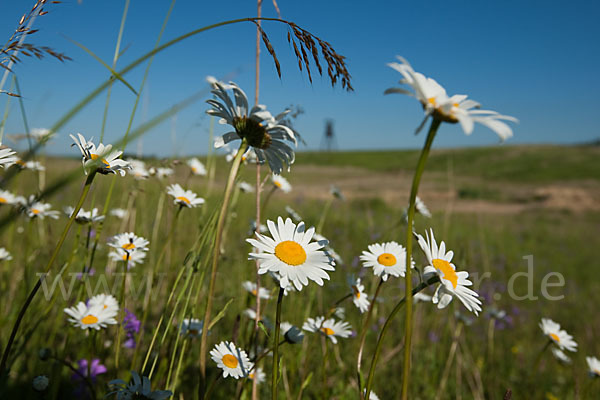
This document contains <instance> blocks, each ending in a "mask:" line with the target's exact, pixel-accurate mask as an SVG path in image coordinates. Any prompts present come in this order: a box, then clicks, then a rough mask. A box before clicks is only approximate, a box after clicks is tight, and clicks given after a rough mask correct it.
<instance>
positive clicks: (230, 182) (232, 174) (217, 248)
mask: <svg viewBox="0 0 600 400" xmlns="http://www.w3.org/2000/svg"><path fill="white" fill-rule="evenodd" d="M247 148H248V142H246V139H242V143H240V148H239V149H238V152H237V154H236V156H235V158H234V159H233V162H232V164H231V170H230V171H229V178H228V179H227V186H226V187H225V194H224V196H223V204H222V205H221V210H220V212H219V219H218V220H217V232H216V235H215V242H214V247H213V254H212V268H211V271H210V283H209V286H208V297H207V300H206V311H205V313H204V324H205V325H206V326H208V324H209V323H210V313H211V309H212V302H213V296H214V292H215V281H216V279H217V265H218V263H219V257H220V252H221V239H222V234H223V228H224V227H225V219H226V218H227V212H228V208H229V202H230V200H231V194H232V193H233V188H234V184H235V178H236V176H237V174H238V171H239V169H240V165H241V163H242V156H243V155H244V153H245V152H246V149H247ZM207 333H208V329H202V337H201V339H200V378H201V379H200V386H201V388H202V387H203V386H204V384H205V382H206V335H207ZM198 397H199V398H202V397H203V396H202V393H199V396H198Z"/></svg>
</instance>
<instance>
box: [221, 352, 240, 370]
mask: <svg viewBox="0 0 600 400" xmlns="http://www.w3.org/2000/svg"><path fill="white" fill-rule="evenodd" d="M221 361H223V365H225V366H226V367H227V368H236V367H237V366H238V359H237V358H235V356H233V355H231V354H225V355H224V356H223V358H222V359H221Z"/></svg>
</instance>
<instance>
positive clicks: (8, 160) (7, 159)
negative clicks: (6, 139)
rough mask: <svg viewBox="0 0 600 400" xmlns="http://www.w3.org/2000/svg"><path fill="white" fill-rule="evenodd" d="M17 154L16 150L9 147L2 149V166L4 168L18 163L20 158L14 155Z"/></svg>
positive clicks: (0, 144)
mask: <svg viewBox="0 0 600 400" xmlns="http://www.w3.org/2000/svg"><path fill="white" fill-rule="evenodd" d="M0 146H2V143H0ZM15 154H16V152H15V151H13V150H12V149H9V148H8V147H4V148H2V149H0V167H2V168H4V167H5V166H10V165H12V164H14V163H16V162H17V160H18V158H17V157H15V156H14V155H15Z"/></svg>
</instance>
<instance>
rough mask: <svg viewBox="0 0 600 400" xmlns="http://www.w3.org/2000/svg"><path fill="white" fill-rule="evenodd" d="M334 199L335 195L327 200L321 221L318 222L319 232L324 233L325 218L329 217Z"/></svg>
mask: <svg viewBox="0 0 600 400" xmlns="http://www.w3.org/2000/svg"><path fill="white" fill-rule="evenodd" d="M333 200H334V199H333V197H332V198H330V199H329V200H327V203H325V206H324V207H323V212H322V213H321V218H320V219H319V223H318V224H317V233H321V234H322V230H323V226H324V225H325V218H327V214H329V209H330V208H331V204H333Z"/></svg>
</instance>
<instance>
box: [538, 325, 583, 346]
mask: <svg viewBox="0 0 600 400" xmlns="http://www.w3.org/2000/svg"><path fill="white" fill-rule="evenodd" d="M540 328H541V329H542V331H543V332H544V335H546V336H548V338H550V340H552V341H553V342H554V343H555V344H556V345H557V346H558V347H560V349H561V350H569V351H577V343H575V341H574V340H573V336H571V335H569V334H568V333H567V331H565V330H564V329H560V325H559V324H558V323H556V322H554V321H552V320H551V319H548V318H542V322H540Z"/></svg>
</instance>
